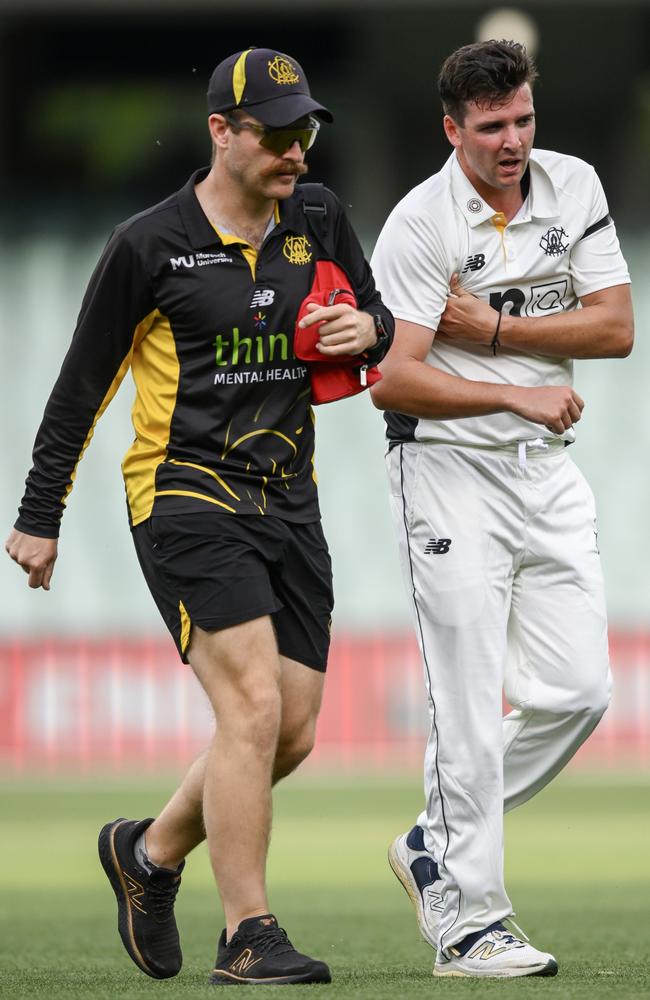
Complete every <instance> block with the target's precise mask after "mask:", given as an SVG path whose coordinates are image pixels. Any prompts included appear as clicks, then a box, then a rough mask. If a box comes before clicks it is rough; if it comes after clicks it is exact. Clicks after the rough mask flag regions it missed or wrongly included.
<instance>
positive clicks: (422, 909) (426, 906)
mask: <svg viewBox="0 0 650 1000" xmlns="http://www.w3.org/2000/svg"><path fill="white" fill-rule="evenodd" d="M388 863H389V865H390V866H391V868H392V869H393V872H394V873H395V875H396V876H397V878H398V879H399V880H400V882H401V883H402V885H403V886H404V888H405V890H406V892H407V893H408V895H409V898H410V900H411V902H412V903H413V905H414V907H415V912H416V915H417V918H418V924H419V927H420V932H421V934H422V937H423V938H424V940H425V941H426V942H427V943H428V944H430V945H431V947H432V948H437V947H438V925H439V923H440V914H441V912H442V880H441V878H440V875H439V873H438V865H437V864H436V862H435V860H434V858H433V855H431V854H430V853H429V852H428V851H427V849H426V847H425V846H424V831H423V830H422V827H419V826H414V827H413V829H412V830H410V831H409V832H408V833H403V834H402V835H401V836H399V837H396V838H395V840H394V841H393V843H392V844H391V845H390V847H389V848H388Z"/></svg>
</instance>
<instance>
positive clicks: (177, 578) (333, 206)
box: [7, 48, 393, 984]
mask: <svg viewBox="0 0 650 1000" xmlns="http://www.w3.org/2000/svg"><path fill="white" fill-rule="evenodd" d="M208 112H209V128H210V135H211V138H212V146H213V162H212V166H211V168H205V169H203V170H199V171H198V172H197V173H196V174H194V175H193V176H192V177H191V178H190V180H189V181H188V183H187V184H186V185H185V187H184V188H182V189H181V190H180V191H179V192H177V193H176V194H174V195H172V196H171V197H170V198H168V199H167V200H166V201H164V202H162V203H161V204H159V205H156V206H154V207H153V208H150V209H147V210H146V211H145V212H142V213H141V214H140V215H137V216H135V217H134V218H132V219H130V220H129V221H128V222H125V223H123V224H122V225H120V226H118V227H117V229H116V230H115V231H114V233H113V235H112V236H111V238H110V240H109V242H108V245H107V247H106V249H105V251H104V253H103V255H102V257H101V260H100V261H99V264H98V265H97V268H96V270H95V272H94V274H93V276H92V278H91V281H90V285H89V287H88V290H87V292H86V295H85V298H84V301H83V304H82V307H81V313H80V316H79V321H78V325H77V329H76V331H75V334H74V337H73V340H72V345H71V347H70V350H69V352H68V354H67V356H66V358H65V361H64V363H63V368H62V370H61V374H60V376H59V379H58V381H57V383H56V385H55V387H54V390H53V392H52V395H51V397H50V400H49V402H48V404H47V407H46V410H45V415H44V418H43V422H42V424H41V427H40V430H39V432H38V436H37V439H36V445H35V449H34V466H33V468H32V470H31V472H30V474H29V477H28V480H27V488H26V492H25V496H24V498H23V502H22V505H21V507H20V513H19V517H18V520H17V522H16V526H15V528H14V530H13V531H12V532H11V534H10V536H9V539H8V541H7V551H8V552H9V555H10V556H11V557H12V559H14V560H15V561H16V562H18V563H19V564H20V565H21V566H22V567H23V569H24V570H25V572H27V573H29V585H30V586H31V587H43V588H44V589H45V590H48V589H49V585H50V579H51V576H52V570H53V567H54V561H55V559H56V552H57V541H56V538H57V535H58V530H59V521H60V518H61V515H62V512H63V506H64V503H65V499H66V497H67V494H68V493H69V491H70V489H71V486H72V481H73V479H74V475H75V470H76V467H77V464H78V462H79V460H80V458H81V456H82V454H83V452H84V449H85V448H86V446H87V445H88V443H89V441H90V438H91V436H92V433H93V428H94V426H95V423H96V421H97V419H98V418H99V416H100V415H101V413H102V412H103V410H104V409H105V407H106V406H107V405H108V403H109V401H110V400H111V398H112V397H113V395H114V393H115V392H116V390H117V387H118V385H119V383H120V381H121V379H122V378H123V376H124V374H125V373H126V371H127V369H128V368H129V366H131V369H132V372H133V377H134V380H135V384H136V389H137V396H136V401H135V405H134V409H133V422H134V427H135V441H134V443H133V445H132V447H131V448H130V449H129V451H128V452H127V455H126V457H125V459H124V463H123V472H124V478H125V483H126V493H127V501H128V509H129V517H130V523H131V527H132V530H133V538H134V542H135V546H136V550H137V554H138V559H139V561H140V565H141V567H142V570H143V572H144V575H145V577H146V580H147V583H148V585H149V587H150V589H151V592H152V595H153V597H154V600H155V601H156V604H157V605H158V608H159V610H160V612H161V614H162V616H163V618H164V620H165V622H166V624H167V626H168V628H169V630H170V632H171V633H172V635H173V637H174V640H175V642H176V644H177V646H178V649H179V652H180V654H181V656H182V658H183V660H184V661H185V662H189V663H190V664H191V666H192V669H193V670H194V672H195V673H196V675H197V677H198V679H199V681H200V683H201V684H202V686H203V688H204V689H205V691H206V693H207V695H208V697H209V699H210V702H211V704H212V707H213V709H214V713H215V717H216V733H215V737H214V740H213V742H212V745H211V746H210V748H209V749H208V750H207V751H206V753H205V754H203V755H202V756H201V757H200V758H199V759H198V760H197V761H195V763H194V764H193V765H192V767H191V768H190V770H189V772H188V774H187V776H186V777H185V779H184V781H183V783H182V784H181V786H180V788H179V789H178V791H177V792H176V793H175V795H174V796H173V797H172V799H171V800H170V802H169V803H168V804H167V805H166V806H165V808H164V809H163V810H162V812H161V813H160V815H159V816H158V817H157V818H156V819H155V820H152V819H145V820H142V821H133V820H124V819H120V820H115V821H114V822H112V823H108V824H107V825H106V826H105V827H104V828H103V829H102V831H101V833H100V837H99V852H100V858H101V862H102V865H103V867H104V869H105V871H106V874H107V876H108V878H109V880H110V882H111V885H112V887H113V889H114V891H115V894H116V896H117V900H118V917H119V930H120V934H121V937H122V941H123V943H124V945H125V947H126V949H127V951H128V953H129V955H130V956H131V958H132V959H133V961H134V962H135V963H136V964H137V965H138V966H139V968H140V969H142V971H143V972H146V973H148V974H149V975H150V976H153V977H156V978H160V979H162V978H167V977H170V976H173V975H175V974H176V973H177V972H178V971H179V969H180V967H181V962H182V956H181V950H180V944H179V939H178V931H177V928H176V923H175V920H174V916H173V904H174V898H175V895H176V892H177V889H178V885H179V882H180V873H181V871H182V868H183V865H184V859H185V857H186V855H187V854H188V853H189V852H190V851H191V850H192V849H193V848H194V847H196V845H197V844H199V843H200V842H201V841H202V840H203V839H204V837H206V836H207V842H208V848H209V852H210V859H211V862H212V867H213V870H214V875H215V879H216V882H217V886H218V889H219V893H220V895H221V900H222V903H223V908H224V912H225V917H226V923H227V926H226V928H225V930H224V931H223V933H222V935H221V939H220V941H219V946H218V954H217V961H216V965H215V969H214V971H213V973H212V975H211V977H210V981H211V982H212V983H215V984H216V983H265V982H268V983H303V982H329V980H330V973H329V969H328V968H327V966H326V965H325V964H324V963H323V962H319V961H315V960H314V959H311V958H309V957H308V956H306V955H301V954H299V953H298V952H297V951H296V950H295V949H294V948H293V946H292V945H291V942H290V941H289V939H288V938H287V935H286V934H285V932H284V931H283V930H282V929H281V928H280V927H279V926H278V924H277V921H276V918H275V917H274V916H273V915H272V914H270V913H269V906H268V902H267V896H266V889H265V867H266V855H267V847H268V839H269V829H270V818H271V786H272V785H273V783H274V782H275V781H278V780H279V779H280V778H283V777H284V776H285V775H287V774H289V773H290V772H291V771H293V770H294V768H296V767H297V765H298V764H299V763H300V762H301V761H302V760H303V759H304V758H305V757H306V756H307V754H308V753H309V751H310V749H311V747H312V744H313V739H314V729H315V723H316V717H317V714H318V710H319V707H320V701H321V693H322V687H323V679H324V671H325V666H326V662H327V653H328V645H329V625H330V613H331V610H332V604H333V601H332V588H331V571H330V560H329V555H328V551H327V546H326V543H325V540H324V538H323V534H322V530H321V525H320V514H319V508H318V499H317V491H316V481H315V475H314V467H313V455H314V429H313V416H312V410H311V406H310V402H311V388H310V374H309V371H308V368H307V366H306V365H305V363H304V362H301V361H299V360H298V359H297V358H296V357H295V355H294V352H293V337H294V324H295V322H296V317H297V314H298V310H299V306H300V303H301V302H302V300H303V299H304V298H305V297H306V296H307V294H308V293H309V291H310V287H311V283H312V279H313V274H314V269H315V265H316V263H317V262H318V261H319V260H322V259H323V258H327V257H329V258H332V257H333V258H334V259H335V260H336V261H337V262H338V264H339V265H341V267H342V268H343V270H344V271H345V272H346V274H347V276H348V278H349V281H350V285H351V289H352V290H353V291H354V293H355V295H356V301H357V304H358V308H354V307H353V306H352V305H350V304H345V303H340V304H333V305H323V306H318V305H312V306H311V307H310V309H309V311H308V314H307V316H306V317H305V319H303V320H302V321H301V324H302V326H303V328H306V329H311V330H313V331H318V333H319V336H320V340H319V341H318V351H319V353H320V354H322V355H323V357H325V358H328V359H329V360H330V361H336V360H337V358H342V356H344V355H346V356H349V355H360V357H359V367H360V368H361V367H362V366H363V369H364V370H365V366H366V365H370V366H372V365H375V364H377V362H378V361H379V360H381V358H382V357H383V355H384V354H385V352H386V350H387V348H388V346H389V341H390V338H391V334H392V325H393V324H392V318H391V316H390V313H388V311H387V310H386V309H385V307H384V306H383V305H382V303H381V300H380V297H379V295H378V293H377V292H376V290H375V286H374V282H373V279H372V274H371V272H370V268H369V266H368V264H367V263H366V261H365V259H364V257H363V253H362V251H361V248H360V246H359V244H358V242H357V240H356V237H355V236H354V234H353V232H352V230H351V228H350V225H349V223H348V222H347V220H346V218H345V216H344V214H343V211H342V209H341V207H340V205H339V203H338V201H337V200H336V198H335V197H334V196H333V195H332V194H331V193H330V192H329V191H326V190H323V193H322V199H321V200H322V205H321V206H317V207H318V208H320V209H321V210H322V211H321V213H320V215H321V219H322V222H321V223H319V226H316V224H315V223H313V222H310V218H311V212H312V211H313V207H314V206H313V204H312V205H311V206H310V205H309V204H307V205H306V204H305V199H304V197H303V194H302V192H301V188H300V187H298V188H296V180H297V178H298V177H299V176H300V175H301V174H303V173H304V172H305V171H306V167H305V164H304V157H305V152H306V150H307V149H308V148H309V147H310V146H311V144H312V143H313V141H314V139H315V137H316V133H317V131H318V128H319V124H320V123H319V119H321V120H324V121H331V120H332V116H331V114H330V112H329V111H328V110H327V109H326V108H324V107H323V106H322V105H320V104H318V103H317V102H316V101H314V100H313V99H312V98H311V96H310V92H309V87H308V85H307V81H306V79H305V75H304V73H303V70H302V69H301V67H300V66H299V65H298V63H297V62H296V61H295V59H292V58H290V57H288V56H286V55H283V54H282V53H280V52H276V51H272V50H269V49H256V48H253V49H249V50H248V51H246V52H241V53H237V54H235V55H233V56H230V57H229V58H228V59H226V60H225V61H224V62H222V63H220V64H219V66H217V68H216V69H215V71H214V73H213V75H212V78H211V80H210V86H209V90H208ZM314 116H315V117H314ZM324 225H326V226H327V230H326V232H327V234H328V235H327V238H326V237H325V236H323V232H325V229H324ZM321 227H323V228H321ZM317 324H320V326H317Z"/></svg>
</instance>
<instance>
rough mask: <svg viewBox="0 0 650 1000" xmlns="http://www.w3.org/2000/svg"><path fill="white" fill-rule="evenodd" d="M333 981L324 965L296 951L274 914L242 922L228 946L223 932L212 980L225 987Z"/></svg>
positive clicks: (215, 983) (250, 918)
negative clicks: (237, 984)
mask: <svg viewBox="0 0 650 1000" xmlns="http://www.w3.org/2000/svg"><path fill="white" fill-rule="evenodd" d="M331 981H332V977H331V976H330V970H329V969H328V968H327V966H326V965H325V962H317V961H316V960H315V959H313V958H309V956H308V955H301V954H300V952H299V951H296V949H295V948H294V947H293V945H292V944H291V941H290V940H289V938H288V937H287V933H286V931H283V930H282V928H281V927H278V922H277V920H276V919H275V917H274V916H273V915H272V914H271V913H267V914H265V916H263V917H249V918H248V920H242V922H241V923H240V925H239V927H238V928H237V930H236V931H235V933H234V934H233V936H232V937H231V939H230V941H229V942H228V944H226V932H225V930H224V931H222V932H221V937H220V938H219V950H218V952H217V961H216V963H215V968H214V970H213V972H212V975H211V976H210V982H211V983H213V984H214V985H217V984H219V985H220V984H223V985H224V986H225V985H231V984H235V983H239V984H242V985H245V984H248V985H250V986H253V985H256V984H263V983H269V984H274V985H276V986H280V985H282V984H283V983H329V982H331Z"/></svg>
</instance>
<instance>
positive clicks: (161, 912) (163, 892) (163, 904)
mask: <svg viewBox="0 0 650 1000" xmlns="http://www.w3.org/2000/svg"><path fill="white" fill-rule="evenodd" d="M180 884H181V877H180V875H167V873H164V874H161V875H158V877H156V873H154V874H153V875H152V876H151V877H150V880H149V885H148V886H147V895H148V896H149V897H150V899H151V903H152V908H153V912H154V915H155V917H156V920H157V921H158V922H159V923H163V922H164V921H165V920H169V918H170V917H171V915H172V910H173V909H174V903H175V902H176V896H177V894H178V889H179V886H180Z"/></svg>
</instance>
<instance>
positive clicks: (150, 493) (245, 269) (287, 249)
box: [16, 168, 393, 538]
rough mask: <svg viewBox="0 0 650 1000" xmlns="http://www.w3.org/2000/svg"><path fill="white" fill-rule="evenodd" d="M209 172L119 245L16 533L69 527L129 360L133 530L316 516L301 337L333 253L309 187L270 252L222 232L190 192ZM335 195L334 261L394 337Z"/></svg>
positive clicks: (111, 245) (61, 387) (61, 390)
mask: <svg viewBox="0 0 650 1000" xmlns="http://www.w3.org/2000/svg"><path fill="white" fill-rule="evenodd" d="M206 173H207V170H206V169H205V168H204V169H203V170H200V171H197V172H196V173H195V174H194V175H193V176H192V177H191V178H190V179H189V181H188V182H187V184H186V185H185V186H184V187H183V188H182V189H181V190H180V191H178V192H177V193H176V194H173V195H172V196H171V197H170V198H168V199H166V200H165V201H163V202H161V203H160V204H158V205H155V206H154V207H153V208H150V209H147V210H146V211H144V212H142V213H140V214H139V215H136V216H134V217H133V218H131V219H129V220H128V221H127V222H125V223H123V224H121V225H119V226H118V227H117V228H116V229H115V231H114V232H113V234H112V236H111V238H110V240H109V241H108V244H107V246H106V248H105V250H104V253H103V254H102V256H101V258H100V260H99V263H98V265H97V267H96V269H95V272H94V274H93V275H92V278H91V280H90V283H89V285H88V289H87V291H86V294H85V297H84V300H83V303H82V306H81V312H80V314H79V320H78V323H77V327H76V330H75V333H74V336H73V339H72V343H71V346H70V349H69V351H68V353H67V355H66V357H65V360H64V362H63V366H62V369H61V373H60V375H59V378H58V380H57V382H56V384H55V386H54V389H53V391H52V394H51V396H50V399H49V401H48V403H47V406H46V408H45V413H44V416H43V421H42V423H41V426H40V429H39V431H38V434H37V437H36V443H35V446H34V454H33V463H34V464H33V468H32V470H31V471H30V473H29V476H28V478H27V483H26V491H25V495H24V497H23V501H22V504H21V507H20V510H19V516H18V520H17V522H16V527H17V528H18V529H19V530H20V531H24V532H27V533H28V534H32V535H39V536H42V537H51V538H53V537H56V536H57V535H58V531H59V523H60V520H61V516H62V514H63V510H64V506H65V502H66V498H67V496H68V494H69V492H70V490H71V489H72V484H73V481H74V478H75V473H76V468H77V465H78V463H79V461H80V459H81V457H82V455H83V453H84V450H85V448H86V447H87V445H88V443H89V442H90V439H91V437H92V434H93V430H94V427H95V424H96V422H97V420H98V419H99V417H100V416H101V414H102V413H103V411H104V409H105V408H106V406H107V405H108V403H109V402H110V400H111V399H112V398H113V396H114V394H115V392H116V391H117V389H118V386H119V384H120V382H121V381H122V379H123V378H124V375H125V374H126V372H127V371H128V369H129V367H131V369H132V372H133V378H134V381H135V385H136V399H135V404H134V407H133V414H132V416H133V425H134V429H135V440H134V442H133V444H132V446H131V447H130V449H129V450H128V452H127V454H126V456H125V458H124V461H123V464H122V471H123V474H124V480H125V485H126V494H127V503H128V510H129V517H130V522H131V524H132V525H133V526H134V525H136V524H139V523H140V522H141V521H144V520H146V518H148V517H150V516H151V515H152V514H159V513H179V512H191V511H195V510H199V509H204V510H205V509H206V508H209V509H212V510H219V511H224V512H229V513H235V514H236V513H246V514H250V513H257V514H274V515H276V516H278V517H283V518H285V519H287V520H293V521H302V522H307V521H313V520H317V519H318V517H319V516H320V515H319V509H318V498H317V490H316V479H315V474H314V467H313V456H314V418H313V412H312V408H311V405H310V404H311V394H310V381H309V375H308V372H307V369H306V367H305V365H304V363H303V362H300V361H299V360H298V359H297V358H296V357H295V356H294V353H293V332H294V325H295V320H296V315H297V312H298V309H299V306H300V303H301V301H302V299H303V298H304V297H305V296H306V295H307V294H308V292H309V289H310V287H311V283H312V278H313V268H314V263H315V261H316V260H318V259H323V258H327V257H328V256H330V254H329V253H328V249H327V248H326V247H324V246H323V245H321V241H320V240H319V238H318V237H317V236H316V235H315V233H314V231H313V229H312V228H311V227H310V226H309V224H308V222H307V217H306V215H305V212H304V210H303V197H302V193H301V191H300V186H298V187H297V188H296V191H295V192H294V194H293V195H292V196H291V197H290V198H288V199H286V200H285V201H282V202H280V203H279V204H278V206H277V210H276V225H275V227H274V228H273V229H272V231H271V232H270V233H269V234H268V235H267V237H266V239H265V240H264V242H263V244H262V247H261V248H260V250H259V252H256V251H255V250H254V249H253V248H252V247H250V246H249V245H248V244H246V243H245V241H243V240H241V239H239V238H238V237H235V236H231V235H227V234H220V233H218V232H217V231H216V230H215V229H214V228H213V226H212V225H211V224H210V222H209V220H208V219H207V217H206V216H205V214H204V212H203V210H202V208H201V206H200V204H199V202H198V199H197V197H196V194H195V190H194V188H195V185H196V183H197V182H198V181H200V180H202V179H203V177H204V176H205V175H206ZM323 192H324V198H325V202H326V204H327V208H328V216H329V219H330V223H329V224H330V226H331V227H332V229H331V238H328V243H331V245H332V246H333V247H334V248H335V259H336V261H337V263H339V264H340V265H341V266H342V267H343V269H344V270H345V272H346V273H347V275H348V277H349V279H350V282H351V285H352V288H353V289H354V291H355V294H356V296H357V301H358V304H359V308H360V309H363V310H365V311H368V312H370V313H373V314H378V315H379V316H381V319H382V321H383V324H384V326H385V328H386V330H387V331H388V333H389V340H390V337H392V331H393V320H392V316H391V314H390V313H389V312H388V310H387V309H386V308H385V306H384V305H383V304H382V302H381V298H380V296H379V293H378V292H377V290H376V288H375V284H374V281H373V278H372V273H371V271H370V267H369V265H368V263H367V262H366V260H365V258H364V256H363V252H362V250H361V247H360V245H359V243H358V241H357V239H356V236H355V235H354V232H353V231H352V228H351V226H350V224H349V222H348V221H347V219H346V217H345V214H344V212H343V210H342V208H341V206H340V204H339V202H338V201H337V199H336V198H335V196H334V195H333V194H332V193H331V192H330V191H328V190H327V189H323ZM380 354H381V352H380ZM379 360H380V356H377V355H373V358H372V361H373V362H374V363H377V362H378V361H379Z"/></svg>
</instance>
